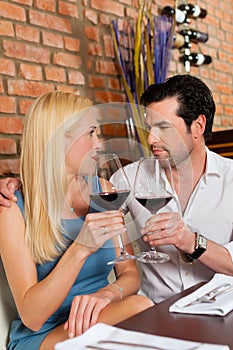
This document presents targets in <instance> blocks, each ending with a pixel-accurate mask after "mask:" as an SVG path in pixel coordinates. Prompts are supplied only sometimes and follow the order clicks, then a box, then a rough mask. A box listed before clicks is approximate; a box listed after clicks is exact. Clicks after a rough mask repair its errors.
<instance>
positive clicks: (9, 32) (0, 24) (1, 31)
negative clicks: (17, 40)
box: [0, 21, 14, 37]
mask: <svg viewBox="0 0 233 350" xmlns="http://www.w3.org/2000/svg"><path fill="white" fill-rule="evenodd" d="M0 36H5V37H7V36H9V37H12V36H14V27H13V24H12V23H10V22H7V21H0Z"/></svg>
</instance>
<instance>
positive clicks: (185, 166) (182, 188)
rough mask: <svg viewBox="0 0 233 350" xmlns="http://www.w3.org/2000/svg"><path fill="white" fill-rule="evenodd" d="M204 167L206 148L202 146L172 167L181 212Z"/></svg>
mask: <svg viewBox="0 0 233 350" xmlns="http://www.w3.org/2000/svg"><path fill="white" fill-rule="evenodd" d="M205 168H206V149H205V147H202V148H201V149H198V151H196V152H192V154H190V156H189V157H188V158H187V159H186V160H185V161H184V162H182V163H180V164H178V165H177V166H176V168H173V169H172V174H173V181H174V186H175V190H176V193H177V195H178V198H179V201H180V206H181V209H182V212H184V211H185V208H186V206H187V204H188V201H189V198H190V196H191V194H192V193H193V191H194V189H195V187H196V186H197V184H198V182H199V181H200V179H201V177H202V175H203V174H204V172H205Z"/></svg>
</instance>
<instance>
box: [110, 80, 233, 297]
mask: <svg viewBox="0 0 233 350" xmlns="http://www.w3.org/2000/svg"><path fill="white" fill-rule="evenodd" d="M141 101H142V104H143V105H144V106H145V107H146V120H145V122H146V125H147V128H148V143H149V145H150V146H151V150H152V152H153V154H154V156H155V157H165V158H166V157H169V158H170V161H171V165H172V174H173V181H174V186H175V191H176V194H177V197H178V200H176V198H174V199H173V200H172V201H170V202H169V203H168V205H167V206H166V207H164V208H163V209H162V210H160V211H159V212H157V214H156V215H154V216H151V215H150V214H149V212H148V211H147V210H146V209H143V207H142V206H141V205H140V204H139V203H137V202H136V200H135V199H133V198H131V200H130V201H129V202H128V210H129V211H130V213H131V215H132V218H133V220H134V222H135V224H136V228H137V229H138V230H139V231H140V233H141V234H142V235H143V236H142V238H140V239H139V240H138V245H139V248H140V250H142V251H145V250H148V249H149V245H148V242H149V243H150V245H152V246H155V247H156V249H157V250H158V251H160V252H164V253H167V254H168V255H169V256H170V261H169V262H167V263H165V264H151V263H148V264H144V263H140V268H141V272H142V273H141V290H142V292H143V293H144V294H146V295H147V296H148V297H149V298H151V299H152V300H154V302H159V301H162V300H163V299H165V298H167V297H169V296H171V295H173V294H175V293H178V292H180V291H181V290H183V289H186V288H188V287H190V286H192V285H194V284H196V283H198V282H200V281H208V280H209V279H211V277H212V276H213V274H214V273H215V272H218V273H223V274H227V275H233V261H232V260H233V259H232V258H233V200H232V193H233V161H232V160H230V159H226V158H223V157H221V156H219V155H217V154H215V153H213V152H211V151H209V150H208V149H207V147H206V145H205V142H206V141H207V140H208V139H210V138H211V135H212V125H213V119H214V114H215V103H214V101H213V97H212V93H211V91H210V90H209V88H208V87H207V86H206V85H205V84H204V83H203V82H202V81H201V80H200V79H198V78H196V77H194V76H190V75H176V76H173V77H171V78H169V79H167V80H166V81H165V82H164V83H162V84H154V85H151V86H149V88H148V89H147V90H146V91H145V92H144V93H143V95H142V98H141ZM136 166H137V164H135V163H132V164H130V165H128V166H127V167H125V171H126V173H127V175H128V177H129V179H130V180H131V184H132V186H133V180H134V177H135V171H136ZM114 181H117V179H114ZM181 217H182V219H181Z"/></svg>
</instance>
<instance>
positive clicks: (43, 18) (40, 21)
mask: <svg viewBox="0 0 233 350" xmlns="http://www.w3.org/2000/svg"><path fill="white" fill-rule="evenodd" d="M29 20H30V23H31V24H34V25H37V26H41V27H44V28H48V29H52V30H58V31H60V32H64V33H71V32H72V29H71V22H70V21H69V20H67V19H64V18H60V17H58V16H54V15H50V14H48V13H41V12H37V11H35V10H30V11H29Z"/></svg>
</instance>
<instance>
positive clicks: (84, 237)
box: [75, 210, 126, 253]
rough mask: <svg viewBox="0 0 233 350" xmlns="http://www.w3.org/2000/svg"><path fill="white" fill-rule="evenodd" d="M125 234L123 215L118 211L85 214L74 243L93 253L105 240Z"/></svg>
mask: <svg viewBox="0 0 233 350" xmlns="http://www.w3.org/2000/svg"><path fill="white" fill-rule="evenodd" d="M125 232H126V228H125V224H124V215H123V213H122V212H121V211H119V210H112V211H105V212H101V213H92V214H87V216H86V218H85V221H84V224H83V227H82V229H81V231H80V232H79V234H78V236H77V238H76V240H75V242H76V243H78V244H80V245H82V246H85V247H86V248H87V249H88V250H89V251H90V253H93V252H95V251H96V250H98V249H99V248H100V247H101V246H102V245H103V244H104V243H105V242H106V241H107V240H109V239H111V238H113V237H115V236H117V235H123V234H124V233H125Z"/></svg>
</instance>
